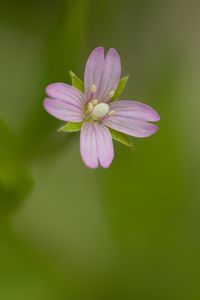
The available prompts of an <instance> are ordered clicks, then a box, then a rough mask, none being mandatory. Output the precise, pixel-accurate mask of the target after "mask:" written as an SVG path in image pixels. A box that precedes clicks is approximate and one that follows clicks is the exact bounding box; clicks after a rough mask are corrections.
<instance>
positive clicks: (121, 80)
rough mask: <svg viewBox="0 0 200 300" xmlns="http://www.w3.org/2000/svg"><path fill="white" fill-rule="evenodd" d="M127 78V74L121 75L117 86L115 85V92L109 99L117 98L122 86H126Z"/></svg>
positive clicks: (122, 88)
mask: <svg viewBox="0 0 200 300" xmlns="http://www.w3.org/2000/svg"><path fill="white" fill-rule="evenodd" d="M128 79H129V76H128V75H127V76H124V77H122V78H121V79H120V81H119V83H118V86H117V88H116V90H115V94H114V96H113V97H112V99H111V101H115V100H117V99H118V98H119V96H120V95H121V94H122V92H123V90H124V88H125V86H126V83H127V81H128Z"/></svg>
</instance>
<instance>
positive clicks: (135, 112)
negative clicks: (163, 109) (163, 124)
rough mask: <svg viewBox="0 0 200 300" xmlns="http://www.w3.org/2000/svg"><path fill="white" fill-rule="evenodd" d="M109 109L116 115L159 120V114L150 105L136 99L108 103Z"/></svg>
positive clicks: (144, 119) (152, 120)
mask: <svg viewBox="0 0 200 300" xmlns="http://www.w3.org/2000/svg"><path fill="white" fill-rule="evenodd" d="M110 110H111V111H112V110H113V111H114V112H115V115H116V116H121V117H127V118H132V119H133V118H134V119H137V120H142V121H151V122H155V121H159V120H160V116H159V115H158V113H157V112H156V111H155V110H154V109H153V108H152V107H150V106H148V105H146V104H144V103H141V102H137V101H132V100H121V101H116V102H113V103H111V104H110Z"/></svg>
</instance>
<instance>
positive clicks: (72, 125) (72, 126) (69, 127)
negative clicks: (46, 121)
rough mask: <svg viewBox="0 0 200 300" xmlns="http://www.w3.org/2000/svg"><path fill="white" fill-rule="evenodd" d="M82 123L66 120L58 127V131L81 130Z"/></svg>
mask: <svg viewBox="0 0 200 300" xmlns="http://www.w3.org/2000/svg"><path fill="white" fill-rule="evenodd" d="M82 124H83V122H79V123H74V122H67V123H66V124H65V125H64V126H62V127H60V128H59V129H58V132H78V131H80V130H81V127H82Z"/></svg>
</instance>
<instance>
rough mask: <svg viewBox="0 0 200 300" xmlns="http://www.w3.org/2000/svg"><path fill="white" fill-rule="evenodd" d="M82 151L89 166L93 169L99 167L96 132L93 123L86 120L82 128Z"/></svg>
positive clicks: (82, 155) (83, 157)
mask: <svg viewBox="0 0 200 300" xmlns="http://www.w3.org/2000/svg"><path fill="white" fill-rule="evenodd" d="M80 151H81V157H82V159H83V161H84V163H85V164H86V166H87V167H89V168H91V169H95V168H97V167H98V157H97V143H96V133H95V128H94V126H93V124H92V123H87V122H86V123H84V124H83V126H82V128H81V136H80Z"/></svg>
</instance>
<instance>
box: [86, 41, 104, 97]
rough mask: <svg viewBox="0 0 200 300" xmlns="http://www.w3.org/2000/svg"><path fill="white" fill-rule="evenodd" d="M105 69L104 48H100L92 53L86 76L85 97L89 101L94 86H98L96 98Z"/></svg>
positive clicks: (87, 64)
mask: <svg viewBox="0 0 200 300" xmlns="http://www.w3.org/2000/svg"><path fill="white" fill-rule="evenodd" d="M103 67H104V48H103V47H98V48H96V49H94V50H93V51H92V53H91V54H90V56H89V58H88V60H87V63H86V67H85V74H84V85H85V95H86V97H87V99H89V98H90V94H91V86H92V85H93V84H95V85H96V88H97V90H96V93H94V97H95V96H96V94H97V93H98V90H99V85H100V80H101V77H102V73H103Z"/></svg>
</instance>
